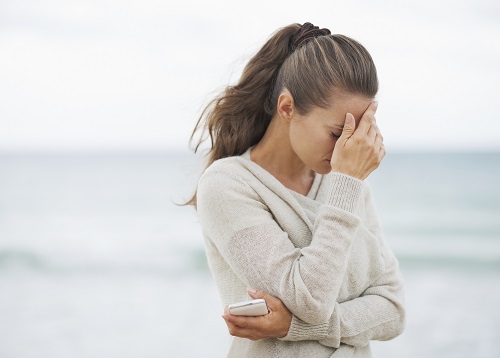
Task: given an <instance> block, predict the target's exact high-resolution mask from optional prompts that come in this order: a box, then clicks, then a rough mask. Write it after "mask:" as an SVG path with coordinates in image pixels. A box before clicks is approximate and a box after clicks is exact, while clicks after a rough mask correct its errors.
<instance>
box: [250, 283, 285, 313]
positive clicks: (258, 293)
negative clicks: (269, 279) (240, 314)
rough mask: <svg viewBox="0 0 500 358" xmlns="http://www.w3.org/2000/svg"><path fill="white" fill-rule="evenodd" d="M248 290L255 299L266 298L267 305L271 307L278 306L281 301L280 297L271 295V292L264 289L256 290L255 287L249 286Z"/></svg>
mask: <svg viewBox="0 0 500 358" xmlns="http://www.w3.org/2000/svg"><path fill="white" fill-rule="evenodd" d="M247 292H248V295H249V296H250V297H252V298H254V299H255V298H263V299H264V300H266V304H267V307H268V308H271V309H273V308H274V307H276V305H277V304H280V303H281V301H280V300H279V299H278V298H276V297H274V296H271V295H270V294H269V293H267V292H264V291H260V290H256V289H253V288H247Z"/></svg>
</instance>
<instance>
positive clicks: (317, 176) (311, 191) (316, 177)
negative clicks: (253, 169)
mask: <svg viewBox="0 0 500 358" xmlns="http://www.w3.org/2000/svg"><path fill="white" fill-rule="evenodd" d="M253 147H254V146H251V147H250V148H248V149H247V150H246V151H245V153H243V154H242V155H241V157H242V158H244V159H246V160H248V161H250V162H252V163H253V164H255V165H257V166H258V167H259V168H261V169H262V170H264V171H265V172H266V173H268V174H269V175H270V176H272V177H273V178H274V180H276V181H277V182H279V183H280V185H281V186H283V187H285V186H284V185H283V184H281V182H280V181H279V180H278V179H276V177H275V176H274V175H272V174H271V173H269V172H268V171H267V170H265V169H264V168H262V167H261V166H260V165H259V164H257V163H255V162H254V161H253V160H252V159H251V158H250V151H251V150H252V148H253ZM322 177H323V176H322V175H321V174H318V173H314V180H313V183H312V185H311V188H310V189H309V191H308V192H307V194H306V195H303V194H301V193H298V192H296V191H294V190H292V189H290V188H286V189H287V190H288V191H290V192H291V193H293V194H296V195H301V196H304V197H307V198H310V199H313V200H314V199H316V196H317V194H318V189H319V186H320V184H321V179H322Z"/></svg>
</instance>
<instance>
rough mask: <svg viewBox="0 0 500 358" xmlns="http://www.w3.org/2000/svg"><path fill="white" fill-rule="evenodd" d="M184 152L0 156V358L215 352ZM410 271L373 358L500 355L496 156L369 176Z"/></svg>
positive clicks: (403, 164)
mask: <svg viewBox="0 0 500 358" xmlns="http://www.w3.org/2000/svg"><path fill="white" fill-rule="evenodd" d="M201 163H202V159H201V157H200V156H199V155H194V154H193V153H190V152H189V151H188V150H185V151H181V150H179V151H156V152H146V151H142V152H141V151H121V152H111V151H106V152H61V151H53V152H47V151H46V152H28V151H19V152H7V151H4V152H0V357H1V358H32V357H33V358H35V357H36V358H45V357H46V358H67V357H72V358H78V357H82V358H83V357H85V358H86V357H89V358H99V357H103V358H104V357H106V358H109V357H121V358H137V357H141V358H145V357H151V358H160V357H161V358H166V357H208V358H210V357H214V358H215V357H224V356H225V355H226V353H227V350H228V345H229V343H230V337H229V335H228V333H227V329H226V326H225V324H224V322H223V320H222V318H221V313H222V306H221V303H220V301H219V296H218V293H217V290H216V288H215V284H214V281H213V278H212V276H211V273H210V270H209V268H208V266H207V263H206V258H205V253H204V247H203V240H202V235H201V229H200V226H199V222H198V219H197V216H196V212H195V210H194V209H193V208H192V207H189V206H182V205H180V204H182V203H183V202H184V201H186V200H187V199H189V197H190V196H191V195H192V193H193V190H194V187H195V185H196V180H197V178H198V175H199V173H200V168H201V166H202V164H201ZM368 180H369V181H370V182H371V185H372V187H373V190H374V194H375V200H376V203H377V208H378V212H379V216H380V221H381V223H382V227H383V229H384V233H385V237H386V239H387V241H388V242H389V244H390V245H391V247H392V249H393V251H394V252H395V254H396V256H397V257H398V259H399V262H400V267H401V271H402V273H403V277H404V279H405V290H406V306H407V323H406V328H405V331H404V333H403V334H402V335H401V336H399V337H397V338H395V339H393V340H390V341H384V342H378V341H375V342H373V343H372V351H373V355H374V357H382V358H392V357H394V358H405V357H407V358H417V357H418V358H420V357H426V358H434V357H435V358H448V357H449V358H451V357H453V358H462V357H463V358H470V357H475V358H493V357H500V348H499V346H498V342H499V341H500V298H499V297H500V152H464V153H456V152H425V153H410V152H394V153H392V152H390V153H389V154H387V156H386V157H385V159H384V161H383V163H382V164H381V166H380V167H379V168H378V169H377V170H376V171H375V172H374V173H373V174H372V175H370V177H369V178H368Z"/></svg>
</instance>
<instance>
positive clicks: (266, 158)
mask: <svg viewBox="0 0 500 358" xmlns="http://www.w3.org/2000/svg"><path fill="white" fill-rule="evenodd" d="M288 128H289V127H288V124H287V122H286V121H285V120H283V119H282V118H280V117H278V116H274V117H273V118H272V120H271V122H270V123H269V127H268V128H267V130H266V132H265V134H264V137H263V138H262V139H261V140H260V141H259V143H257V144H256V145H255V147H254V148H253V149H252V151H251V152H250V158H251V160H252V161H253V162H255V163H257V164H258V165H260V166H261V167H262V168H264V169H265V170H267V171H268V172H269V173H271V174H272V175H273V176H274V177H275V178H276V179H278V180H279V181H280V182H281V183H282V184H283V185H284V186H285V187H287V188H290V189H292V190H295V191H297V192H300V193H302V194H305V193H307V192H308V191H309V189H310V187H311V185H312V181H313V179H314V175H315V174H314V172H313V171H312V170H311V169H309V168H308V167H306V166H305V164H304V163H303V162H302V160H300V158H299V157H298V156H297V155H296V154H295V152H294V150H293V148H292V146H291V143H290V136H289V132H288Z"/></svg>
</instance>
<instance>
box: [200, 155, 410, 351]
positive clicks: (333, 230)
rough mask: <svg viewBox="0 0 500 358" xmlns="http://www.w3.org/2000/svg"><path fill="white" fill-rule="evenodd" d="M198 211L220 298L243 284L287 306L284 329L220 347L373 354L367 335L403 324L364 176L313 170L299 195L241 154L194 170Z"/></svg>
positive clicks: (239, 295)
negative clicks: (269, 336)
mask: <svg viewBox="0 0 500 358" xmlns="http://www.w3.org/2000/svg"><path fill="white" fill-rule="evenodd" d="M197 211H198V215H199V219H200V224H201V227H202V231H203V234H204V237H205V245H206V254H207V258H208V262H209V265H210V269H211V270H212V273H213V276H214V278H215V282H216V284H217V287H218V289H219V292H220V295H221V298H222V303H223V305H226V304H230V303H234V302H238V301H242V300H246V299H249V297H248V296H247V293H246V288H247V287H252V288H256V289H260V290H264V291H267V292H269V293H270V294H271V295H274V296H277V297H279V298H280V299H281V300H282V301H283V303H284V304H285V305H286V306H287V307H288V309H289V310H290V311H291V312H292V313H293V318H292V323H291V327H290V330H289V332H288V335H287V336H286V337H284V338H280V339H262V340H257V341H251V340H248V339H243V338H238V337H235V338H233V340H232V343H231V347H230V350H229V354H228V357H236V358H241V357H286V358H290V357H335V358H339V357H371V353H370V348H369V342H370V340H373V339H375V340H387V339H391V338H394V337H396V336H397V335H399V334H400V333H401V332H402V330H403V326H404V316H405V313H404V307H403V299H404V297H403V283H402V279H401V276H400V272H399V268H398V262H397V260H396V258H395V256H394V255H393V253H392V252H391V250H390V248H389V247H388V246H387V244H386V242H385V241H384V239H383V237H382V234H381V230H380V226H379V222H378V219H377V216H376V213H375V208H374V202H373V196H372V193H371V190H370V187H369V185H368V184H367V182H366V181H361V180H358V179H356V178H353V177H350V176H347V175H343V174H339V173H330V174H328V175H319V174H317V175H316V177H315V180H314V183H313V186H312V188H311V190H310V192H309V193H308V194H307V196H304V195H301V194H298V193H296V192H294V191H292V190H289V189H287V188H286V187H284V186H283V185H282V184H281V183H280V182H279V181H278V180H277V179H276V178H275V177H273V176H272V175H271V174H270V173H269V172H267V171H266V170H264V169H263V168H261V167H260V166H259V165H257V164H256V163H254V162H252V161H251V160H250V156H249V150H248V151H247V152H246V153H245V154H243V155H242V156H240V157H230V158H225V159H220V160H218V161H216V162H214V163H213V164H212V165H211V166H210V167H209V168H207V170H206V171H205V172H204V174H203V175H202V177H201V178H200V181H199V184H198V192H197Z"/></svg>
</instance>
